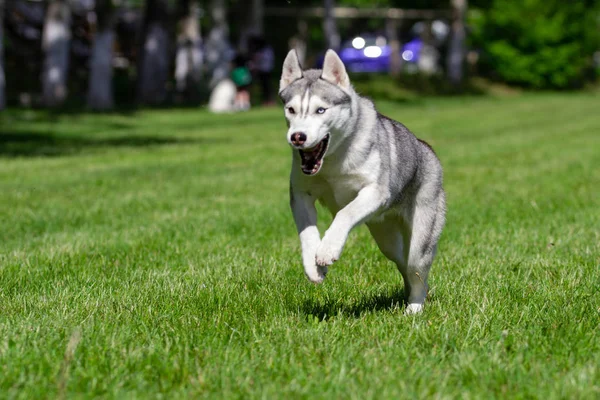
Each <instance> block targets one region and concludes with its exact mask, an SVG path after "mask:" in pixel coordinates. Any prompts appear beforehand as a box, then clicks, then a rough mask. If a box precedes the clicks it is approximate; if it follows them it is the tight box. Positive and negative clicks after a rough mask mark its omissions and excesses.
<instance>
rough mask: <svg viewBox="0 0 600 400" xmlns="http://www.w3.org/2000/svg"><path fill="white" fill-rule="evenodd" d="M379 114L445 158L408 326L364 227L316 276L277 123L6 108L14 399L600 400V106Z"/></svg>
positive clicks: (7, 384)
mask: <svg viewBox="0 0 600 400" xmlns="http://www.w3.org/2000/svg"><path fill="white" fill-rule="evenodd" d="M378 106H379V109H380V111H381V112H382V113H383V114H385V115H389V116H390V117H394V118H398V119H400V121H401V122H403V123H405V124H406V125H407V126H408V127H410V128H411V129H413V130H414V131H415V132H416V133H417V134H418V135H419V137H421V138H422V139H425V140H427V141H428V142H430V143H431V144H432V145H433V147H434V148H435V150H436V152H437V154H438V155H439V157H440V159H441V160H442V164H443V165H444V168H445V170H444V177H445V189H446V191H447V193H448V222H447V225H446V228H445V230H444V233H443V235H442V241H441V243H440V248H439V251H438V257H437V259H436V262H435V264H434V266H433V269H432V274H431V281H430V283H431V292H430V299H429V300H430V301H429V303H428V305H427V308H426V310H425V313H424V314H423V315H419V316H415V317H406V316H404V315H403V305H402V300H401V299H402V284H401V280H400V274H399V273H398V271H397V270H396V268H395V267H394V266H393V265H392V264H391V263H390V262H389V261H387V260H386V259H385V258H384V257H383V256H382V255H381V254H380V252H379V250H378V249H377V246H376V245H375V243H374V242H373V240H372V239H371V238H370V237H369V234H368V231H367V230H366V228H364V227H363V228H360V229H357V230H356V231H354V232H352V234H351V235H350V238H349V242H348V244H347V246H346V248H345V249H344V253H343V255H342V258H341V259H340V261H338V263H337V264H336V265H335V266H333V267H332V268H331V269H330V272H329V275H328V276H327V280H326V282H325V283H324V284H322V285H319V286H315V285H312V284H310V283H309V282H308V281H307V280H306V278H305V277H304V273H303V271H302V265H301V261H300V251H299V243H298V239H297V233H296V229H295V227H294V223H293V221H292V216H291V213H290V210H289V202H288V176H289V166H290V150H289V148H288V146H287V143H286V140H285V136H284V132H285V129H286V128H285V123H284V121H283V117H282V112H281V109H279V108H269V109H261V110H253V111H251V112H248V113H243V114H236V115H228V116H222V115H210V114H208V113H207V112H205V111H202V110H198V109H189V110H152V111H140V112H136V113H135V114H132V115H127V114H112V115H110V114H109V115H92V114H62V115H56V114H44V113H42V112H37V111H31V110H21V111H15V110H8V111H6V112H5V114H4V115H3V117H2V118H3V121H2V122H3V123H2V124H0V205H2V206H1V207H0V393H1V395H0V397H2V398H16V399H32V398H34V399H36V398H65V399H71V398H77V399H85V398H103V399H158V398H165V399H185V398H193V399H196V398H197V399H206V398H212V399H280V398H284V399H384V400H385V399H403V398H415V399H420V398H426V399H437V398H448V399H454V398H460V399H496V398H497V399H504V398H510V399H513V398H514V399H531V398H541V399H548V400H550V399H596V398H598V396H599V395H600V367H599V366H600V336H599V335H598V329H599V328H600V296H599V294H600V293H599V291H598V289H599V288H600V268H598V260H599V259H598V255H599V254H600V229H599V227H600V197H599V196H598V187H600V168H598V165H599V162H600V154H598V150H597V149H598V148H599V146H600V135H598V131H600V115H599V113H598V112H597V111H598V109H599V108H600V97H598V96H592V95H589V94H587V93H578V94H543V95H527V96H521V97H516V98H510V99H509V98H482V97H479V98H476V99H473V98H461V99H442V100H439V99H433V100H424V101H423V102H421V103H418V104H398V103H382V102H380V103H378ZM329 221H331V218H330V217H329V216H327V214H325V213H321V214H320V220H319V225H320V228H321V232H324V228H325V227H326V226H327V223H328V222H329Z"/></svg>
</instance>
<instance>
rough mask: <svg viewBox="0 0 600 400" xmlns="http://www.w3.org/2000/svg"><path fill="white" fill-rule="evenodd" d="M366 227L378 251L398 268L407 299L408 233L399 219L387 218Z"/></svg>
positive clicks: (408, 290)
mask: <svg viewBox="0 0 600 400" xmlns="http://www.w3.org/2000/svg"><path fill="white" fill-rule="evenodd" d="M367 227H368V228H369V231H370V232H371V236H373V239H375V242H376V243H377V246H378V247H379V250H381V252H382V253H383V255H384V256H386V257H387V258H388V259H389V260H391V261H393V262H394V263H395V264H396V266H397V267H398V271H400V273H401V274H402V278H403V279H404V296H405V297H408V295H409V293H410V290H411V287H410V284H409V281H408V279H407V275H406V265H407V259H408V246H409V245H410V243H409V242H408V240H407V238H409V237H410V232H409V231H408V229H407V227H406V226H405V225H404V224H403V223H402V221H401V220H400V217H388V218H386V219H384V220H383V221H379V222H369V223H367Z"/></svg>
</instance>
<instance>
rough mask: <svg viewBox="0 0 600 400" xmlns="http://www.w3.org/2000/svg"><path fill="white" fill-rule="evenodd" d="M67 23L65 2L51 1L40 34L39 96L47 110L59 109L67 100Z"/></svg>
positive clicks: (69, 35)
mask: <svg viewBox="0 0 600 400" xmlns="http://www.w3.org/2000/svg"><path fill="white" fill-rule="evenodd" d="M70 23H71V10H70V8H69V4H68V2H67V0H50V1H49V4H48V8H47V10H46V21H45V22H44V31H43V34H42V49H43V51H44V66H43V70H42V96H43V101H44V104H45V105H46V106H48V107H58V106H60V105H62V104H63V102H64V101H65V99H66V98H67V74H68V70H69V48H70V44H71V30H70Z"/></svg>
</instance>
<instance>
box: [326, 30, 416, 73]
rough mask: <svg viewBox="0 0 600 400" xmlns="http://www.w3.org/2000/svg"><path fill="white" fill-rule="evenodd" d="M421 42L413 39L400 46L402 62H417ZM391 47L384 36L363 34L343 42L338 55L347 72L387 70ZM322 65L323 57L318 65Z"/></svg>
mask: <svg viewBox="0 0 600 400" xmlns="http://www.w3.org/2000/svg"><path fill="white" fill-rule="evenodd" d="M421 45H422V42H421V40H420V39H414V40H411V41H410V42H407V43H405V44H404V46H403V47H402V52H401V55H402V59H403V60H404V62H409V63H417V61H418V59H419V52H420V51H421ZM391 52H392V50H391V48H390V45H389V44H388V41H387V39H386V38H385V37H384V36H372V35H363V36H356V37H355V38H354V39H352V40H348V41H346V42H344V44H343V45H342V47H341V49H340V51H339V56H340V58H341V59H342V61H343V62H344V64H345V65H346V68H347V69H348V71H349V72H388V71H389V69H390V55H391ZM322 65H323V57H321V58H320V59H319V61H318V67H321V66H322Z"/></svg>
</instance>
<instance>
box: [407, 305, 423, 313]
mask: <svg viewBox="0 0 600 400" xmlns="http://www.w3.org/2000/svg"><path fill="white" fill-rule="evenodd" d="M422 312H423V304H421V303H410V304H409V305H408V306H407V307H406V311H404V314H406V315H414V314H420V313H422Z"/></svg>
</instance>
